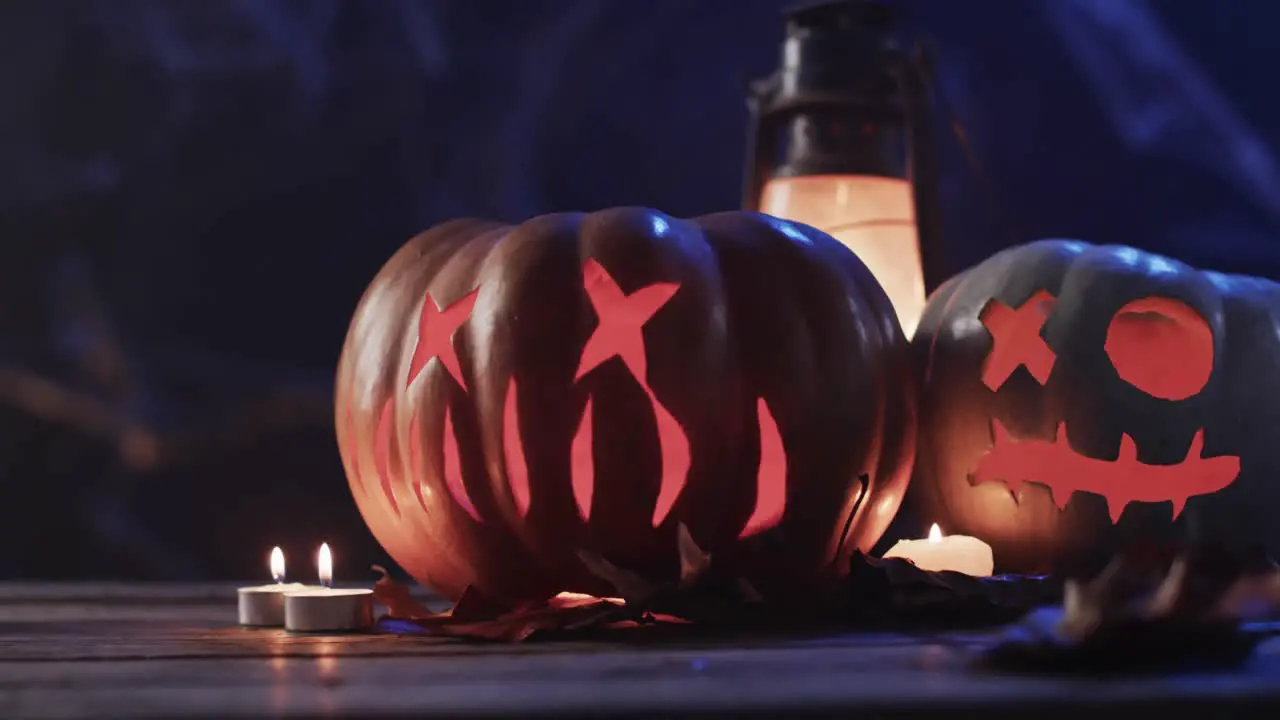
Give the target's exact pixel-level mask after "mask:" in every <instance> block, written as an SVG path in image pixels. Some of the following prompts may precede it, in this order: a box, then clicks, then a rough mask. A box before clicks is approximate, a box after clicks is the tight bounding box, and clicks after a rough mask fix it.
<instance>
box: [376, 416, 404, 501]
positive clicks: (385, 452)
mask: <svg viewBox="0 0 1280 720" xmlns="http://www.w3.org/2000/svg"><path fill="white" fill-rule="evenodd" d="M394 418H395V404H394V403H393V402H392V401H391V398H387V401H386V402H385V403H383V405H382V414H381V415H379V416H378V427H377V429H376V430H374V433H373V467H374V469H375V470H377V472H378V480H379V482H380V483H381V484H382V494H383V495H384V496H386V498H387V502H389V503H391V509H392V510H393V511H395V514H396V515H399V514H400V504H399V503H398V502H396V491H395V488H394V487H392V485H391V421H392V420H393V419H394Z"/></svg>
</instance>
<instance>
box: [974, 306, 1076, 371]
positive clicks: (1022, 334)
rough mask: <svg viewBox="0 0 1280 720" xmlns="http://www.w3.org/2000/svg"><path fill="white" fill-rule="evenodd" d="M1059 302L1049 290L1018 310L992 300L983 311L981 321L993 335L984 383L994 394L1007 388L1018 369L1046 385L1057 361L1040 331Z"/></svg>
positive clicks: (985, 366)
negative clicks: (1022, 367)
mask: <svg viewBox="0 0 1280 720" xmlns="http://www.w3.org/2000/svg"><path fill="white" fill-rule="evenodd" d="M1055 302H1056V300H1055V298H1054V297H1053V295H1051V294H1049V292H1048V291H1046V290H1039V291H1037V292H1036V294H1034V295H1032V296H1031V297H1030V298H1028V299H1027V301H1026V302H1024V303H1023V304H1021V305H1019V306H1018V307H1016V308H1011V307H1009V306H1008V305H1005V304H1004V303H1002V302H1000V301H999V300H995V299H992V300H991V301H990V302H988V303H987V306H986V307H984V308H983V309H982V313H981V314H980V315H979V316H978V319H979V320H981V321H982V324H983V326H984V327H986V328H987V332H989V333H991V340H992V344H991V352H990V354H988V355H987V361H986V364H985V365H983V368H982V382H983V383H984V384H986V386H987V387H989V388H991V389H992V390H996V389H998V388H999V387H1000V386H1001V385H1004V383H1005V381H1006V380H1008V379H1009V376H1010V375H1012V374H1013V371H1014V370H1017V369H1018V366H1019V365H1025V366H1026V367H1027V371H1028V372H1030V373H1031V376H1032V377H1034V378H1035V379H1036V382H1038V383H1040V384H1041V385H1044V384H1045V383H1046V382H1048V381H1049V373H1050V372H1052V371H1053V363H1054V361H1055V360H1057V357H1056V356H1055V355H1054V354H1053V351H1052V350H1050V349H1049V346H1048V345H1047V344H1045V341H1044V338H1042V337H1040V328H1041V327H1043V326H1044V321H1045V319H1046V318H1048V317H1049V313H1050V312H1052V311H1053V306H1054V303H1055Z"/></svg>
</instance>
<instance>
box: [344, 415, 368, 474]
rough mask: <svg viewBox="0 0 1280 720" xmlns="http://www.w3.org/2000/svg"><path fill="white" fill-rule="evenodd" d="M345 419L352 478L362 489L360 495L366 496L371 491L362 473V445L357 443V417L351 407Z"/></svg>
mask: <svg viewBox="0 0 1280 720" xmlns="http://www.w3.org/2000/svg"><path fill="white" fill-rule="evenodd" d="M345 418H346V419H345V420H344V421H343V424H344V425H345V426H346V427H345V428H344V430H345V432H346V435H347V440H346V443H344V444H345V445H346V446H347V447H349V448H351V477H353V478H355V481H356V482H355V485H356V487H357V488H359V489H360V494H361V495H364V494H367V493H368V492H369V489H368V488H366V487H365V486H364V474H363V473H361V472H360V444H359V443H357V442H356V416H355V414H354V413H352V412H351V406H350V405H348V406H347V412H346V415H345Z"/></svg>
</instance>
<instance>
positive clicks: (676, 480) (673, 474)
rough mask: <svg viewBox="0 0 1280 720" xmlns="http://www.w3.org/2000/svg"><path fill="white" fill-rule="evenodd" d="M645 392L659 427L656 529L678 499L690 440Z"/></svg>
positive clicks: (685, 473)
mask: <svg viewBox="0 0 1280 720" xmlns="http://www.w3.org/2000/svg"><path fill="white" fill-rule="evenodd" d="M644 389H645V391H646V392H648V394H649V403H650V405H651V406H652V407H653V414H654V416H655V418H656V420H657V423H658V447H659V448H661V451H662V481H661V482H660V484H659V485H658V501H657V502H656V503H655V504H654V506H653V526H654V527H658V526H659V525H661V524H662V521H663V520H665V519H666V517H667V513H669V512H671V508H672V506H674V505H675V504H676V499H677V498H679V497H680V491H681V490H683V489H684V483H685V478H686V476H687V475H688V474H689V466H690V465H692V464H693V460H692V455H691V454H690V452H689V439H688V438H687V437H686V436H685V434H684V429H683V428H681V427H680V423H679V422H677V421H676V419H675V418H674V417H672V415H671V413H669V412H667V409H666V408H664V407H663V406H662V403H660V402H658V398H656V397H654V395H653V391H652V390H650V389H649V386H648V385H645V386H644Z"/></svg>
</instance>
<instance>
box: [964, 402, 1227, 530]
mask: <svg viewBox="0 0 1280 720" xmlns="http://www.w3.org/2000/svg"><path fill="white" fill-rule="evenodd" d="M991 432H992V437H993V444H992V447H991V449H990V450H989V451H987V453H986V454H985V455H983V456H982V457H981V458H980V459H979V460H978V463H977V466H976V467H975V468H974V469H973V472H972V477H973V482H974V483H975V484H977V483H981V482H1003V483H1004V484H1005V485H1007V486H1008V487H1009V489H1010V490H1015V491H1016V490H1018V489H1020V488H1021V487H1022V484H1023V483H1029V482H1030V483H1037V484H1040V485H1043V486H1045V487H1046V488H1048V490H1049V494H1050V495H1051V496H1052V498H1053V501H1054V504H1055V505H1057V506H1058V508H1059V509H1065V508H1066V506H1067V502H1068V501H1069V500H1070V499H1071V496H1072V494H1074V493H1076V492H1087V493H1093V494H1095V495H1099V496H1101V497H1102V498H1103V499H1104V500H1106V502H1107V510H1108V513H1109V514H1110V515H1111V522H1112V523H1116V522H1119V520H1120V516H1121V514H1123V513H1124V509H1125V508H1126V507H1127V506H1128V505H1129V503H1131V502H1151V503H1154V502H1165V501H1170V502H1172V503H1173V519H1175V520H1176V519H1178V515H1180V514H1181V513H1182V510H1183V508H1184V507H1186V504H1187V499H1188V498H1190V497H1192V496H1194V495H1209V494H1212V493H1216V492H1218V491H1219V490H1222V489H1223V488H1225V487H1227V486H1228V485H1230V484H1231V483H1232V482H1234V481H1235V479H1236V476H1237V475H1239V474H1240V458H1239V457H1237V456H1234V455H1219V456H1216V457H1208V458H1206V457H1203V456H1202V455H1201V453H1202V452H1203V450H1204V429H1203V428H1201V429H1200V430H1198V431H1196V434H1195V437H1193V438H1192V439H1191V446H1190V447H1189V448H1188V449H1187V455H1186V457H1185V458H1184V459H1183V460H1182V462H1180V463H1177V464H1174V465H1148V464H1146V463H1143V462H1139V461H1138V447H1137V445H1136V444H1135V443H1134V440H1133V438H1132V437H1130V436H1129V435H1128V434H1127V433H1125V434H1123V435H1121V436H1120V452H1119V455H1118V456H1117V457H1116V459H1115V460H1099V459H1097V458H1091V457H1086V456H1084V455H1081V454H1079V453H1077V452H1076V451H1075V450H1072V449H1071V445H1070V443H1069V442H1068V441H1067V425H1066V423H1059V425H1058V431H1057V436H1056V437H1055V438H1054V439H1053V440H1017V439H1014V438H1013V437H1012V436H1010V434H1009V431H1008V430H1006V429H1005V427H1004V426H1003V425H1001V424H1000V421H999V420H996V419H995V418H992V420H991Z"/></svg>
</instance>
